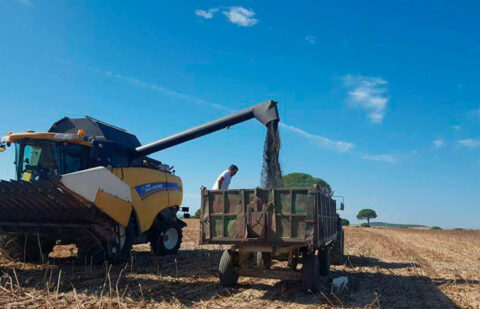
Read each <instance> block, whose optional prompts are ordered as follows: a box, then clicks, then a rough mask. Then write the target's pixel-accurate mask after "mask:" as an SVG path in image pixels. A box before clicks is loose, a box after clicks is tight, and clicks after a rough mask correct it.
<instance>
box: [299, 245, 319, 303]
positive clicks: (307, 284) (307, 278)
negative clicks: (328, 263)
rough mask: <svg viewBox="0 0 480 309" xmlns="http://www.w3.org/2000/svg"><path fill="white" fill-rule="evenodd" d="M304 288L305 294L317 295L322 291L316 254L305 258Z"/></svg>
mask: <svg viewBox="0 0 480 309" xmlns="http://www.w3.org/2000/svg"><path fill="white" fill-rule="evenodd" d="M302 288H303V290H304V291H305V292H309V291H310V292H312V293H316V292H318V290H319V289H320V280H319V264H318V258H317V256H316V255H315V254H305V255H304V256H303V267H302Z"/></svg>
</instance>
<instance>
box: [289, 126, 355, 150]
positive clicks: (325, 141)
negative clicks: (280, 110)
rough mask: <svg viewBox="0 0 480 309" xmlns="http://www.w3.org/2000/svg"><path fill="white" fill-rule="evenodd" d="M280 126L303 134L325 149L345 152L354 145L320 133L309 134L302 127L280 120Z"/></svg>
mask: <svg viewBox="0 0 480 309" xmlns="http://www.w3.org/2000/svg"><path fill="white" fill-rule="evenodd" d="M280 126H281V127H282V128H285V129H287V130H289V131H291V132H293V133H296V134H298V135H300V136H303V137H305V138H307V139H309V140H311V141H313V142H315V143H316V144H318V145H320V146H321V147H322V148H325V149H330V150H335V151H338V152H346V151H349V150H351V149H353V148H354V147H355V145H354V144H351V143H348V142H343V141H332V140H331V139H329V138H326V137H323V136H320V135H314V134H311V133H309V132H307V131H304V130H302V129H299V128H296V127H294V126H290V125H287V124H285V123H282V122H280Z"/></svg>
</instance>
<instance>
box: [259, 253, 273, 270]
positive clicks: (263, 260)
mask: <svg viewBox="0 0 480 309" xmlns="http://www.w3.org/2000/svg"><path fill="white" fill-rule="evenodd" d="M271 266H272V253H271V252H261V251H258V252H257V267H258V268H264V269H268V268H270V267H271Z"/></svg>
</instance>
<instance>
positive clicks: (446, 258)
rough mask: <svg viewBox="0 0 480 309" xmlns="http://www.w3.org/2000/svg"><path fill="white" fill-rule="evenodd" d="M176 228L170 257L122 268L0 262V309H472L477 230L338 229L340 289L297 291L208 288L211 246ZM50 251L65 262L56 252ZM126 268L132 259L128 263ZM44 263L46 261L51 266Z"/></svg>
mask: <svg viewBox="0 0 480 309" xmlns="http://www.w3.org/2000/svg"><path fill="white" fill-rule="evenodd" d="M187 221H188V227H187V228H186V229H185V230H184V233H185V237H184V243H183V245H182V249H181V250H180V252H179V254H178V255H177V256H176V257H174V256H169V257H160V258H156V257H153V256H151V255H150V253H149V252H148V245H140V246H137V247H136V248H135V251H134V252H133V258H132V259H131V261H129V263H128V264H124V265H119V266H106V265H104V266H97V267H90V266H89V265H87V266H85V265H84V263H81V262H80V261H78V260H77V261H76V262H75V263H74V262H73V259H72V258H64V259H51V260H50V261H49V264H48V265H32V264H25V263H18V262H8V261H6V260H5V259H3V258H0V270H1V271H2V273H1V277H0V307H2V308H3V307H8V306H10V307H22V308H30V307H85V308H90V307H95V308H97V307H104V308H112V307H113V308H119V307H125V308H132V307H182V306H185V307H205V308H206V307H208V308H216V307H232V306H235V307H278V308H283V307H314V306H320V307H384V308H397V307H404V308H425V307H429V308H448V307H473V308H478V307H479V306H480V231H475V232H473V231H430V230H414V229H365V228H359V227H349V228H347V229H346V251H347V253H348V255H349V258H348V261H347V265H345V266H335V267H333V271H332V275H333V276H348V278H349V290H348V291H345V292H342V293H338V294H330V291H329V290H328V289H325V290H323V291H321V292H318V293H316V294H306V293H304V292H302V291H301V290H300V288H299V283H298V282H294V281H280V280H271V279H250V278H240V280H239V285H238V287H235V288H232V289H225V288H222V287H221V286H220V285H219V284H218V279H217V265H218V261H219V259H220V255H221V249H222V248H220V247H215V246H198V245H197V244H196V242H197V237H198V221H197V220H194V219H191V220H187ZM54 255H57V256H62V255H63V256H68V255H69V249H68V248H65V247H63V248H60V247H56V249H55V252H54ZM132 262H133V263H132ZM52 263H53V264H52Z"/></svg>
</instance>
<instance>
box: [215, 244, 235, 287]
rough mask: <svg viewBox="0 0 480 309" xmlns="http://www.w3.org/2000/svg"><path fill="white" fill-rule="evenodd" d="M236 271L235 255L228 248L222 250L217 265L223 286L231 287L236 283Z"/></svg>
mask: <svg viewBox="0 0 480 309" xmlns="http://www.w3.org/2000/svg"><path fill="white" fill-rule="evenodd" d="M238 276H239V275H238V273H237V272H236V271H235V257H234V254H233V252H231V251H230V250H225V251H223V254H222V257H221V258H220V264H219V265H218V277H219V279H220V283H221V284H222V285H223V286H224V287H232V286H234V285H235V284H237V281H238Z"/></svg>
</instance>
